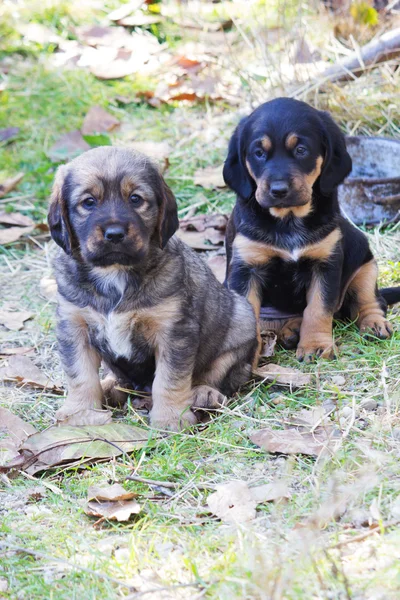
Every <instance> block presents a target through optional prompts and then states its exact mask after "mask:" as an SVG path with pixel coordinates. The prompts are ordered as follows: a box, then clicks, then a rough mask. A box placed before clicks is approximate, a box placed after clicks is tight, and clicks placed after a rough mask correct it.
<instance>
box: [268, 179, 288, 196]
mask: <svg viewBox="0 0 400 600" xmlns="http://www.w3.org/2000/svg"><path fill="white" fill-rule="evenodd" d="M269 189H270V192H271V196H273V197H274V198H284V197H285V196H287V194H288V192H289V184H288V183H286V181H273V182H272V183H271V185H270V188H269Z"/></svg>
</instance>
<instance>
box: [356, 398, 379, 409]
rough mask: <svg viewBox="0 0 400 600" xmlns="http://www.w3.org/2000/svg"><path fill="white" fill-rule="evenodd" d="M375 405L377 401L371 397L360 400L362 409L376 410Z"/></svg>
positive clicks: (376, 405)
mask: <svg viewBox="0 0 400 600" xmlns="http://www.w3.org/2000/svg"><path fill="white" fill-rule="evenodd" d="M377 407H378V403H377V401H376V400H373V399H372V398H366V399H365V400H362V401H361V402H360V408H363V409H364V410H376V409H377Z"/></svg>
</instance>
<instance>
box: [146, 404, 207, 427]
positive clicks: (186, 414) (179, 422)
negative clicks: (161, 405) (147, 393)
mask: <svg viewBox="0 0 400 600" xmlns="http://www.w3.org/2000/svg"><path fill="white" fill-rule="evenodd" d="M197 423H198V420H197V417H196V415H195V414H194V413H193V412H192V411H191V410H190V407H188V408H186V409H185V410H181V411H180V410H178V409H172V408H165V409H163V410H160V409H154V408H153V409H152V410H151V411H150V425H151V426H152V427H153V428H154V429H162V430H167V431H182V430H183V429H187V428H189V427H193V425H197Z"/></svg>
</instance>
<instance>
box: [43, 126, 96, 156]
mask: <svg viewBox="0 0 400 600" xmlns="http://www.w3.org/2000/svg"><path fill="white" fill-rule="evenodd" d="M89 149H90V146H89V144H88V143H87V142H85V140H84V139H83V137H82V133H81V132H80V131H79V130H78V129H77V130H75V131H70V132H68V133H65V134H64V135H62V136H61V137H60V138H58V140H57V141H56V142H55V143H54V144H53V146H52V147H51V148H50V149H49V150H48V152H47V156H48V157H49V158H50V160H51V161H52V162H62V161H64V160H71V159H72V158H75V157H76V156H78V155H79V154H82V152H85V151H86V150H89Z"/></svg>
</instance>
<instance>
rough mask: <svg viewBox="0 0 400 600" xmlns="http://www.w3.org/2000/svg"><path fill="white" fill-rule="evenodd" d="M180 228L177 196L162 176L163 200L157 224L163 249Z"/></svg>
mask: <svg viewBox="0 0 400 600" xmlns="http://www.w3.org/2000/svg"><path fill="white" fill-rule="evenodd" d="M178 228H179V219H178V207H177V204H176V200H175V196H174V194H173V193H172V190H171V189H170V188H169V187H168V186H167V184H166V183H165V181H164V179H163V178H162V177H161V202H160V208H159V213H158V224H157V232H158V240H159V245H160V248H161V249H163V248H165V246H166V245H167V242H168V240H169V239H170V238H171V237H172V236H173V235H174V233H175V231H176V230H177V229H178Z"/></svg>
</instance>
